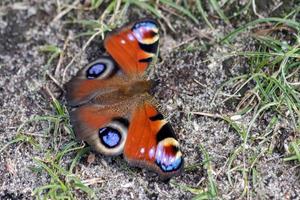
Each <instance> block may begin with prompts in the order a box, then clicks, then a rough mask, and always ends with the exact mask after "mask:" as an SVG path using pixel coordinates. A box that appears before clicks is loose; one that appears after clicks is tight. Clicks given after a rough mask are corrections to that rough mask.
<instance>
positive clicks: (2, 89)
mask: <svg viewBox="0 0 300 200" xmlns="http://www.w3.org/2000/svg"><path fill="white" fill-rule="evenodd" d="M269 3H270V4H271V5H272V6H273V7H275V6H274V5H275V3H274V2H273V1H269ZM269 3H268V4H269ZM13 5H14V6H13ZM0 6H2V7H0V94H1V98H0V106H1V111H0V122H1V123H0V148H1V147H3V146H4V145H6V144H8V143H9V142H10V141H12V140H14V139H15V138H16V137H17V129H18V127H19V126H20V125H21V124H22V123H24V122H25V121H27V120H29V119H30V118H32V117H33V116H43V115H53V113H54V109H53V107H51V106H50V102H51V98H50V97H49V95H48V94H47V93H46V92H45V86H46V84H50V86H49V88H50V90H51V91H52V92H53V93H54V94H55V95H56V97H57V98H59V100H60V101H61V102H63V103H65V100H64V97H63V95H62V93H61V91H60V89H59V88H58V87H57V86H56V85H55V84H53V81H52V80H51V79H50V78H49V77H48V76H46V73H47V72H49V73H50V74H52V73H54V71H55V67H56V66H57V62H58V61H57V60H56V61H54V62H53V63H52V64H51V65H46V62H47V60H48V59H49V56H47V55H45V54H42V53H41V52H40V50H39V49H40V47H41V46H42V45H46V44H52V45H55V46H58V47H60V48H63V46H64V42H65V41H66V39H67V38H68V35H69V36H70V35H71V36H72V35H76V34H78V33H80V31H81V27H77V26H74V25H66V24H65V23H64V22H65V21H67V20H70V19H74V18H75V19H87V17H88V18H91V19H97V17H99V16H98V15H99V13H97V12H95V13H92V12H90V13H88V12H84V11H82V10H75V11H72V12H70V13H69V14H68V15H66V16H64V17H63V18H62V19H60V20H58V21H56V22H53V21H52V20H53V19H54V17H55V16H56V15H57V13H56V9H55V8H56V5H55V3H53V2H48V1H39V2H34V1H23V2H22V4H20V3H18V4H17V5H16V3H13V2H3V3H2V5H1V4H0ZM257 6H258V10H259V11H261V12H262V10H265V6H267V4H264V5H262V4H258V5H257ZM232 9H234V8H232ZM282 9H283V8H282ZM276 11H278V10H277V9H276ZM132 12H133V13H138V16H141V17H142V16H143V15H144V14H143V13H140V11H139V10H134V11H132ZM227 12H229V11H227ZM278 12H279V11H278ZM262 13H263V12H262ZM274 13H275V11H274V12H270V13H263V14H264V15H266V16H269V15H272V16H273V15H275V14H274ZM90 15H92V16H90ZM251 16H252V15H251ZM170 18H171V22H172V23H173V24H174V27H175V28H176V30H177V32H176V33H172V32H170V33H169V32H165V35H163V34H162V39H161V44H160V45H161V50H160V51H161V55H160V57H159V59H158V62H157V63H156V65H155V67H154V68H153V69H152V70H151V73H150V74H151V78H152V79H155V80H159V84H158V85H157V86H156V88H155V97H156V99H157V100H158V102H159V103H160V104H161V105H162V109H163V110H164V113H166V114H167V117H168V120H169V121H170V122H171V123H172V125H173V126H174V129H175V130H176V132H177V136H178V138H179V142H180V144H181V148H182V151H183V152H184V155H185V161H186V166H187V168H188V169H187V170H186V172H184V173H183V174H182V175H181V176H179V177H175V178H173V179H172V181H171V182H168V183H164V182H161V181H160V180H159V179H158V177H157V176H156V175H155V174H153V173H151V172H148V171H146V170H142V169H138V168H132V167H129V166H128V164H127V163H126V162H125V161H124V159H123V158H122V156H119V157H116V158H107V157H105V156H102V155H96V158H95V161H94V162H93V163H92V164H90V165H89V164H88V163H87V156H85V157H84V158H82V159H81V160H80V161H79V163H78V165H77V167H76V175H77V176H78V177H79V178H80V179H81V180H89V179H92V178H98V179H100V180H99V181H98V183H97V184H92V185H91V188H92V189H93V190H94V191H95V194H96V197H97V198H99V199H104V198H122V199H190V198H192V197H193V196H194V195H195V194H193V193H192V192H190V191H189V190H187V189H185V188H184V186H189V187H191V188H206V187H207V182H208V181H207V177H208V174H207V171H206V170H205V169H204V168H203V164H201V162H202V161H203V152H202V151H201V149H200V145H202V146H203V147H204V148H205V149H206V151H207V152H208V153H209V157H210V159H211V163H212V166H211V167H212V171H213V175H214V177H215V181H216V185H217V188H218V196H219V197H220V199H235V198H239V196H240V195H241V194H242V193H243V190H244V188H245V187H244V184H246V183H245V180H242V179H243V176H242V174H241V173H240V172H239V171H232V173H231V174H230V177H231V179H229V178H228V177H229V175H228V169H226V168H225V164H227V162H228V158H229V157H230V156H232V154H233V153H234V151H235V150H236V149H237V148H238V147H239V146H240V145H241V143H242V140H241V137H240V136H239V135H238V134H237V133H236V131H235V130H234V129H233V128H232V127H230V126H229V125H228V123H226V122H225V121H224V120H221V119H218V118H212V117H207V116H200V115H197V114H192V112H198V111H201V112H206V113H219V114H230V113H234V111H235V107H236V105H237V103H238V102H237V101H235V100H232V101H226V102H223V100H224V99H225V97H223V96H222V97H218V96H217V97H216V98H215V94H216V92H217V90H218V89H219V87H220V85H222V84H223V83H224V82H225V81H227V80H229V79H230V78H232V77H234V76H236V75H240V74H243V73H244V72H246V71H247V70H248V66H247V61H246V60H245V59H240V58H238V57H230V58H229V57H228V56H226V54H228V53H230V52H231V51H232V50H233V49H235V50H237V49H240V50H249V49H252V48H254V43H253V42H252V41H251V40H250V39H249V38H248V35H247V34H248V33H245V34H241V35H240V36H239V37H238V38H237V39H236V42H235V43H234V44H233V46H229V45H226V44H224V45H223V44H222V45H221V44H217V43H214V40H215V38H216V37H217V35H225V34H226V33H227V32H228V31H229V30H232V29H234V28H233V27H232V25H226V24H224V23H223V22H221V21H220V20H218V19H216V21H214V22H215V23H216V24H217V27H216V29H215V30H214V31H212V30H211V29H209V28H208V27H207V26H206V24H205V23H204V22H202V23H201V24H200V25H197V26H199V27H195V25H194V24H192V23H191V22H186V23H185V21H184V20H183V19H181V18H178V19H177V18H175V17H174V16H173V18H172V17H170ZM247 18H248V17H244V18H242V19H241V21H239V22H237V21H234V22H236V24H235V25H236V26H238V23H242V21H243V20H246V19H247ZM218 22H219V23H218ZM233 24H234V23H233ZM167 30H168V29H167ZM191 38H192V39H191ZM186 41H188V42H186ZM85 42H86V38H79V39H76V40H71V41H70V42H69V45H68V48H67V50H66V56H65V57H66V59H65V60H64V62H63V64H62V69H61V70H60V71H59V76H58V77H55V78H57V79H58V80H59V81H62V74H63V72H64V67H65V66H66V65H67V64H68V63H69V62H70V61H71V59H72V58H73V57H74V56H75V55H76V54H78V53H79V51H80V49H81V48H82V46H83V45H84V44H85ZM181 43H182V45H179V46H178V44H181ZM174 45H175V46H176V48H174ZM103 52H104V49H103V47H102V42H101V40H100V38H97V40H94V41H93V42H92V43H91V45H90V46H88V47H87V49H86V51H85V52H83V54H82V56H80V57H78V58H77V59H75V61H74V63H73V64H72V66H71V68H70V70H68V71H67V79H70V78H71V77H72V76H74V74H75V73H76V71H77V70H78V69H80V68H81V67H82V66H84V65H85V64H87V63H88V62H90V61H92V60H94V59H95V58H97V56H99V55H101V54H102V53H103ZM65 81H67V80H65ZM224 91H225V92H228V93H230V92H231V89H230V88H227V90H226V88H225V90H224ZM213 100H214V101H213ZM250 120H251V118H250V117H249V118H247V116H246V117H245V118H243V119H241V121H240V123H245V124H247V123H249V121H250ZM269 120H270V117H269V118H268V117H267V118H266V122H265V124H263V123H262V124H257V125H256V126H254V128H253V130H252V131H251V134H252V135H255V134H260V133H261V132H262V130H264V129H265V128H266V124H268V122H269ZM284 123H286V126H283V128H282V129H281V133H280V134H279V136H278V138H277V139H276V140H275V146H276V151H275V153H270V154H268V155H266V156H264V157H261V158H260V159H259V160H258V161H257V164H256V171H257V172H258V173H259V176H258V177H259V179H258V180H257V184H256V185H250V186H249V187H250V190H251V192H250V193H248V198H250V199H251V198H253V199H257V198H267V199H269V198H273V199H282V198H284V197H286V198H287V199H291V198H294V199H296V198H299V196H298V194H300V184H299V167H291V165H290V164H289V163H287V162H283V161H282V159H281V157H280V155H282V154H283V151H284V150H283V149H284V147H283V142H282V141H285V140H286V138H288V136H286V133H284V132H289V133H290V132H291V128H290V124H289V123H288V122H284V121H283V122H282V124H284ZM47 127H48V126H47V122H41V123H34V122H33V123H29V124H28V125H27V126H26V131H25V133H30V134H31V133H33V134H38V135H43V134H47V133H46V129H47ZM52 137H53V135H47V137H46V138H45V137H40V136H33V140H34V141H35V143H36V144H38V146H41V147H42V149H38V148H36V147H35V146H33V145H32V144H31V143H30V142H28V141H25V142H24V141H23V142H21V143H19V142H18V143H14V144H12V145H9V146H8V147H7V148H5V150H4V151H2V152H1V154H0V199H27V198H28V199H31V198H33V196H32V192H33V190H34V189H35V188H37V187H39V186H42V185H44V184H46V183H48V182H49V178H50V177H49V175H47V173H44V172H42V171H37V170H36V169H35V167H36V162H35V161H34V160H33V158H34V157H38V158H43V157H44V156H45V155H46V154H47V149H48V148H49V149H51V148H52V146H51V145H52V143H51V142H52V140H51V138H52ZM60 138H61V141H60V143H62V144H63V143H64V142H65V141H68V140H72V137H71V136H69V135H68V134H67V133H66V132H65V133H62V134H61V135H60ZM78 146H80V144H78ZM260 151H261V149H255V148H253V147H249V152H247V153H249V155H251V154H252V153H253V154H255V155H257V154H259V152H260ZM74 156H75V153H73V154H71V155H69V157H67V158H65V159H64V162H63V163H62V165H70V163H71V162H72V159H73V158H74ZM243 162H245V161H243V157H242V156H240V157H237V159H235V161H234V166H241V165H242V164H243ZM191 166H194V167H192V168H189V167H191ZM178 185H180V186H181V187H180V186H178ZM77 195H78V196H79V197H82V198H86V197H85V196H84V195H83V194H81V193H80V192H79V193H78V194H77ZM245 198H246V197H245Z"/></svg>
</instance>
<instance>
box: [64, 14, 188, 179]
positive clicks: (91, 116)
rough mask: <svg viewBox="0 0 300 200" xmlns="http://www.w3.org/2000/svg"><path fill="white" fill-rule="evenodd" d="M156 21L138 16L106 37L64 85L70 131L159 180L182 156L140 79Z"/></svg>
mask: <svg viewBox="0 0 300 200" xmlns="http://www.w3.org/2000/svg"><path fill="white" fill-rule="evenodd" d="M158 38H159V37H158V26H157V24H156V23H155V21H153V20H141V21H138V22H135V23H133V24H129V25H128V26H124V27H123V28H121V29H118V30H117V31H115V32H112V33H110V34H109V35H108V36H106V38H105V41H104V46H105V48H106V50H107V51H108V53H109V54H110V55H111V57H108V56H102V57H101V58H99V59H98V60H96V61H94V62H92V63H91V64H89V65H88V66H86V67H84V68H83V69H82V70H80V71H79V72H78V74H77V76H76V77H74V78H73V79H72V80H71V81H70V82H68V83H67V84H66V91H67V95H66V98H67V101H68V104H69V105H70V106H71V107H72V108H73V109H72V111H71V112H70V116H71V122H72V125H73V127H74V131H75V133H76V136H77V137H78V138H79V139H81V140H83V141H86V142H87V143H89V144H90V145H91V146H92V147H93V149H94V150H95V151H97V152H100V153H102V154H104V155H109V156H115V155H119V154H122V153H123V155H124V157H125V159H126V160H127V161H128V163H129V164H131V165H134V166H139V167H142V168H143V167H146V168H148V169H150V170H153V171H155V172H157V173H158V174H159V175H160V176H161V177H162V178H163V179H166V178H170V177H172V176H174V175H177V174H179V173H180V171H181V170H182V168H183V157H182V153H181V151H180V149H179V143H178V141H177V139H176V136H175V133H174V131H173V129H172V127H171V126H170V124H169V123H168V122H167V121H166V120H165V119H164V118H163V116H162V114H160V113H159V112H158V111H157V109H156V107H155V106H154V105H153V103H152V99H153V97H152V96H151V95H150V94H149V91H150V90H151V88H152V86H153V82H152V81H149V80H146V79H145V78H144V72H145V70H146V69H147V67H148V66H149V64H150V62H151V60H152V58H153V56H154V55H155V53H156V51H157V46H158Z"/></svg>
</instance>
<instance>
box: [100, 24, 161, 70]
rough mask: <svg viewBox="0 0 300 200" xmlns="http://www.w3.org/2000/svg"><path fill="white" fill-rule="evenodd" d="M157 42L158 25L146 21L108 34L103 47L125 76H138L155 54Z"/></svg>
mask: <svg viewBox="0 0 300 200" xmlns="http://www.w3.org/2000/svg"><path fill="white" fill-rule="evenodd" d="M158 41H159V35H158V25H157V23H156V22H155V21H154V20H150V19H147V20H142V21H138V22H136V23H133V24H130V25H128V26H125V27H124V28H121V29H120V30H119V31H115V32H112V33H110V34H109V35H108V36H107V37H106V38H105V41H104V46H105V48H106V50H107V51H108V53H109V54H110V55H111V56H112V57H113V58H114V59H115V61H116V62H117V63H118V64H119V65H120V67H121V68H122V69H123V70H124V71H125V73H126V74H128V75H139V74H142V73H144V72H145V70H146V69H147V67H148V66H149V64H150V62H151V61H152V59H153V57H154V56H155V54H156V53H157V48H158Z"/></svg>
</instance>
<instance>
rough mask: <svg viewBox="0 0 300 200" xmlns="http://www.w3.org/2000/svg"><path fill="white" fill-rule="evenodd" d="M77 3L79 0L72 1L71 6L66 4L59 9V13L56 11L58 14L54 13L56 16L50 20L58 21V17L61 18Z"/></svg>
mask: <svg viewBox="0 0 300 200" xmlns="http://www.w3.org/2000/svg"><path fill="white" fill-rule="evenodd" d="M78 3H79V0H76V1H74V2H73V4H72V5H71V6H68V7H67V8H66V9H65V10H63V11H61V12H60V13H58V15H56V17H55V18H54V19H53V20H52V22H56V21H58V20H59V19H60V18H62V17H63V16H64V15H66V14H67V13H68V12H70V11H71V10H73V9H74V8H76V5H77V4H78Z"/></svg>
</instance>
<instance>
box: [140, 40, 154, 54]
mask: <svg viewBox="0 0 300 200" xmlns="http://www.w3.org/2000/svg"><path fill="white" fill-rule="evenodd" d="M139 46H140V48H141V49H142V50H144V51H146V52H148V53H154V54H155V53H156V51H157V48H158V40H157V41H156V42H154V43H152V44H143V43H140V42H139Z"/></svg>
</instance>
